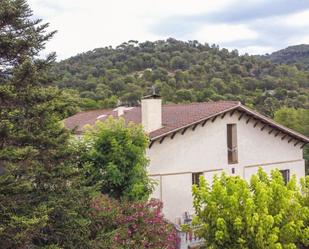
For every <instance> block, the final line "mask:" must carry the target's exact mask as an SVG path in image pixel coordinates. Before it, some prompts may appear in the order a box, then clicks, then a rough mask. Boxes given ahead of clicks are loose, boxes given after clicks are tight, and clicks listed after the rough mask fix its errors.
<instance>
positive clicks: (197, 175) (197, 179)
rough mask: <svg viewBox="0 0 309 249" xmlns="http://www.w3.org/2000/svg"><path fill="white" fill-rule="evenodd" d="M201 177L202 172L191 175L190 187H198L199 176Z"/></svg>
mask: <svg viewBox="0 0 309 249" xmlns="http://www.w3.org/2000/svg"><path fill="white" fill-rule="evenodd" d="M201 175H203V172H197V173H192V185H193V184H195V185H197V186H199V185H200V176H201Z"/></svg>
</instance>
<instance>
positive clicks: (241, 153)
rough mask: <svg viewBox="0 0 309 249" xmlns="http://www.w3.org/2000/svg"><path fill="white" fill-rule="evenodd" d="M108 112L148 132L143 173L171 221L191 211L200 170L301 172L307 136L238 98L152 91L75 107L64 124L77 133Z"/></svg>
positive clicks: (298, 174)
mask: <svg viewBox="0 0 309 249" xmlns="http://www.w3.org/2000/svg"><path fill="white" fill-rule="evenodd" d="M110 115H112V116H113V117H115V118H118V117H123V118H125V120H126V121H127V122H130V121H132V122H135V123H142V124H143V126H144V129H145V131H146V132H147V133H148V134H149V137H150V145H149V149H148V151H147V155H148V157H149V158H150V166H149V174H150V176H151V177H152V178H153V179H155V180H156V181H157V182H158V185H157V186H156V189H155V191H154V193H153V197H155V198H158V199H160V200H162V201H163V203H164V210H163V211H164V213H165V216H166V217H167V218H168V219H169V220H170V221H172V222H175V223H179V222H183V219H184V218H185V219H186V218H189V214H192V213H193V207H192V195H191V186H192V184H195V183H196V184H198V181H199V176H200V175H204V177H205V178H206V179H207V180H208V181H211V180H212V177H213V176H214V175H215V174H220V173H221V172H226V173H227V174H228V175H235V176H236V175H238V176H241V177H243V178H245V179H250V177H251V175H252V174H255V173H256V172H257V170H258V168H259V167H262V168H263V169H264V170H265V171H266V172H270V171H271V170H272V169H275V168H278V169H279V170H281V172H282V174H283V176H284V179H285V181H288V180H289V177H290V176H291V175H294V174H295V175H296V177H297V178H300V177H303V176H304V175H305V162H304V159H303V148H304V146H305V145H306V144H307V143H308V142H309V138H308V137H306V136H304V135H302V134H299V133H297V132H295V131H293V130H291V129H288V128H286V127H284V126H282V125H279V124H277V123H275V122H274V121H272V120H271V119H269V118H267V117H265V116H263V115H261V114H259V113H257V112H255V111H253V110H251V109H249V108H248V107H246V106H244V105H242V104H241V103H240V102H238V101H219V102H207V103H192V104H171V105H162V101H161V99H160V97H159V96H156V95H152V96H149V97H147V98H144V99H142V101H141V106H140V107H118V108H116V109H114V110H94V111H86V112H81V113H78V114H76V115H74V116H72V117H70V118H68V119H66V120H65V125H66V126H67V127H68V128H70V129H73V128H76V130H75V131H76V133H77V134H82V132H83V127H84V125H86V124H90V125H94V124H95V122H96V121H97V120H102V121H104V120H105V119H106V118H107V117H108V116H110ZM184 214H186V215H184Z"/></svg>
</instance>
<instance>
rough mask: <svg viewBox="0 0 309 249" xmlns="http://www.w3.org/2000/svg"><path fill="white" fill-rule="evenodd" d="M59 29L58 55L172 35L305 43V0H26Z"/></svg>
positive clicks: (263, 44)
mask: <svg viewBox="0 0 309 249" xmlns="http://www.w3.org/2000/svg"><path fill="white" fill-rule="evenodd" d="M28 2H29V4H30V7H31V8H32V10H33V11H34V15H35V17H38V18H42V19H43V20H44V21H45V22H49V23H50V29H51V30H58V33H57V34H56V35H55V37H54V38H53V40H52V41H50V42H49V43H48V45H47V48H46V52H50V51H55V52H57V55H58V59H65V58H68V57H70V56H73V55H75V54H77V53H81V52H86V51H88V50H92V49H94V48H97V47H105V46H110V45H111V46H117V45H119V44H121V43H123V42H125V41H128V40H131V39H132V40H138V41H141V42H142V41H146V40H150V41H154V40H158V39H166V38H169V37H173V38H176V39H180V40H198V41H199V42H202V43H204V42H207V43H209V44H212V43H216V44H218V45H219V46H220V47H226V48H229V49H234V48H236V49H238V50H239V51H240V53H245V52H248V53H249V54H264V53H270V52H272V51H275V50H278V49H281V48H284V47H286V46H289V45H295V44H302V43H308V44H309V0H246V1H244V0H29V1H28Z"/></svg>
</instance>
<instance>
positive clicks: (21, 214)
mask: <svg viewBox="0 0 309 249" xmlns="http://www.w3.org/2000/svg"><path fill="white" fill-rule="evenodd" d="M47 27H48V24H41V20H37V19H33V17H32V11H31V9H30V8H29V6H28V4H27V2H26V1H25V0H1V1H0V106H1V109H0V248H34V247H40V248H42V247H44V246H53V248H57V247H59V248H60V247H61V248H86V247H87V245H86V240H84V239H83V238H84V237H87V236H88V235H87V231H88V230H87V229H86V227H87V224H88V221H87V220H86V219H85V218H84V217H87V216H83V215H82V214H83V212H86V210H87V206H86V205H87V203H88V202H87V201H85V200H84V199H83V198H87V197H86V196H84V195H82V194H81V190H80V189H79V188H78V187H77V186H78V185H79V182H78V181H77V177H78V171H77V169H75V168H74V167H72V166H70V165H69V161H68V159H69V158H70V156H71V155H70V151H69V149H68V138H69V133H68V132H67V130H65V129H64V128H63V126H62V125H61V123H60V120H61V119H63V118H64V117H65V115H66V114H68V112H71V111H72V107H71V106H70V105H68V104H67V102H66V100H65V98H66V96H65V95H64V94H63V93H62V92H61V91H59V90H58V89H57V88H54V87H52V86H51V83H52V82H51V80H50V79H49V78H48V77H47V76H46V75H47V73H46V70H47V68H48V67H49V65H50V64H51V63H52V62H53V61H54V59H55V55H54V54H51V55H49V56H47V58H46V59H39V58H38V55H39V53H40V51H41V50H42V49H44V46H45V43H46V42H47V41H48V40H49V39H50V38H51V37H52V36H53V34H54V32H51V33H48V32H47V31H46V28H47ZM76 175H77V177H76Z"/></svg>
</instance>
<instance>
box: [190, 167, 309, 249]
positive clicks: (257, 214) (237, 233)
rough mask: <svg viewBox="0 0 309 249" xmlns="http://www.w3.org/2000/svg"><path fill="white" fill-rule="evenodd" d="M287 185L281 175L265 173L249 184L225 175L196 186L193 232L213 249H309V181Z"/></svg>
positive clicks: (194, 192)
mask: <svg viewBox="0 0 309 249" xmlns="http://www.w3.org/2000/svg"><path fill="white" fill-rule="evenodd" d="M302 182H303V183H302V186H303V187H302V191H300V189H299V187H298V185H297V183H296V178H295V177H292V179H291V181H290V182H289V183H288V184H287V185H285V183H284V181H283V178H282V176H281V173H280V172H279V171H277V170H276V171H273V172H272V173H271V176H268V175H267V174H266V173H265V172H263V171H262V170H261V169H260V170H259V172H258V174H257V175H255V176H253V177H252V178H251V181H250V183H247V182H246V181H245V180H244V179H241V178H240V177H229V176H226V175H225V174H222V175H221V176H220V177H215V178H214V181H213V183H212V186H210V185H209V184H208V183H207V182H206V181H205V180H204V178H203V177H201V179H200V186H199V187H198V186H193V198H194V208H195V211H196V216H195V218H194V220H193V227H192V228H193V230H194V231H195V233H196V235H198V236H199V237H200V238H203V239H204V240H205V245H206V248H212V249H225V248H230V249H293V248H295V249H296V248H307V247H306V246H309V240H308V238H309V228H308V221H309V207H308V183H309V178H308V177H307V178H306V179H305V180H303V181H302Z"/></svg>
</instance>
